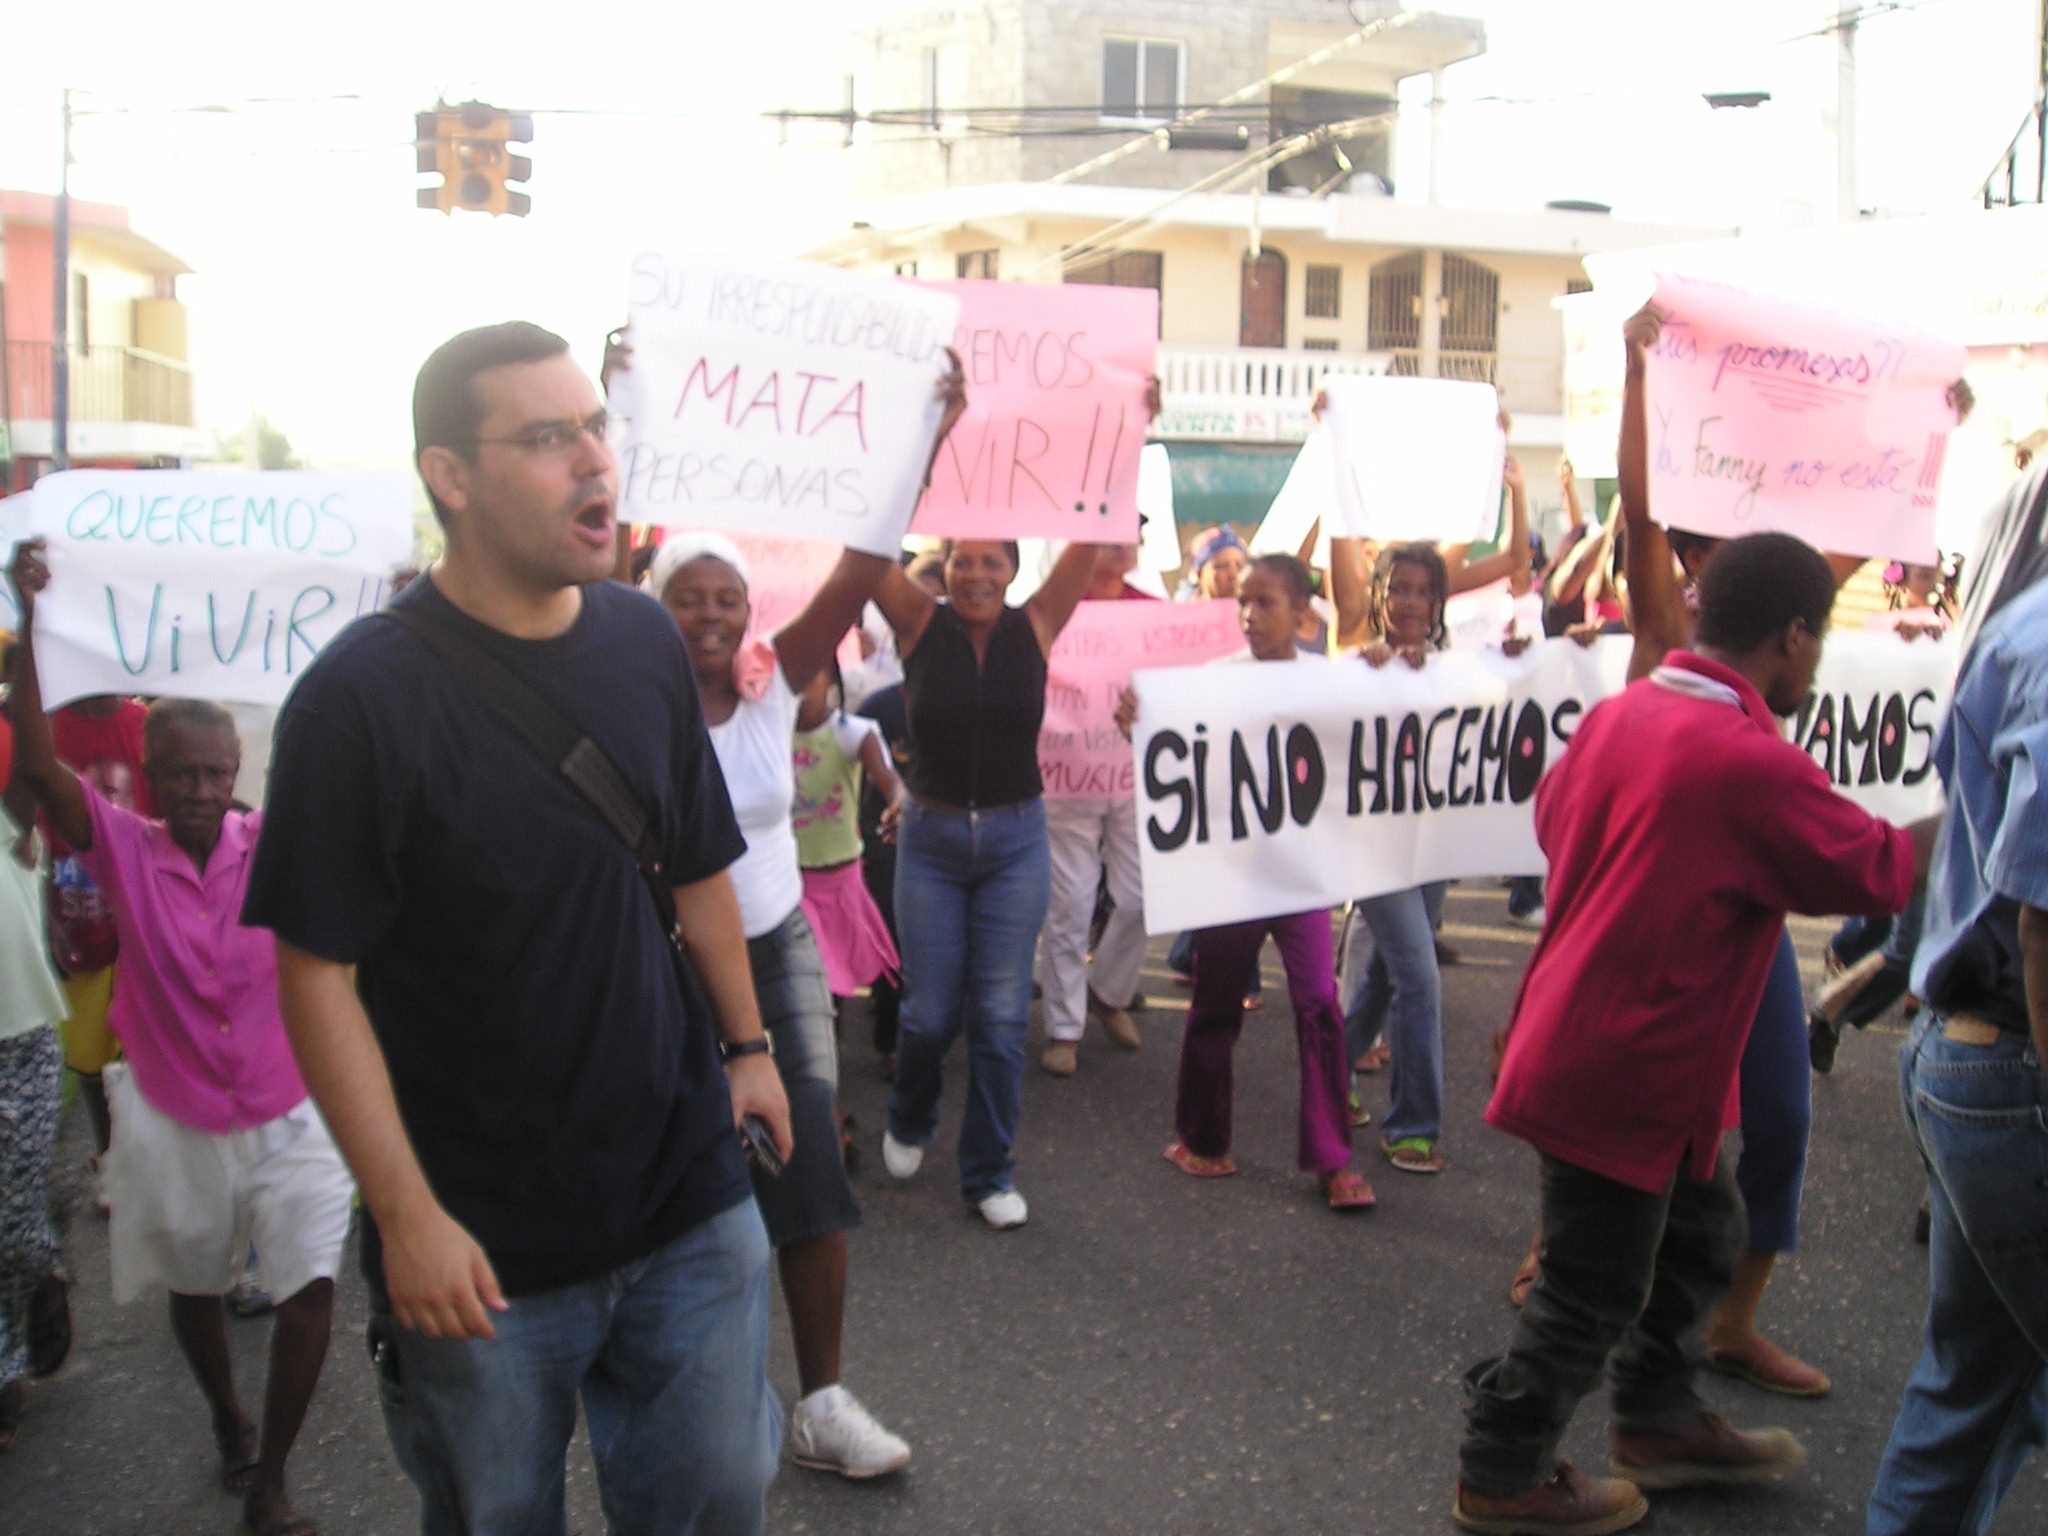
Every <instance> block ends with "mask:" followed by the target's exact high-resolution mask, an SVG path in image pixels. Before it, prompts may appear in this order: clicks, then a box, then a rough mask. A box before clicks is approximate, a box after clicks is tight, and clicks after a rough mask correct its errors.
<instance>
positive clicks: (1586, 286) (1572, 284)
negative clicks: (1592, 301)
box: [1564, 277, 1593, 294]
mask: <svg viewBox="0 0 2048 1536" xmlns="http://www.w3.org/2000/svg"><path fill="white" fill-rule="evenodd" d="M1564 291H1565V292H1566V293H1567V294H1573V293H1591V292H1592V291H1593V280H1592V279H1591V278H1590V277H1568V278H1566V279H1565V280H1564Z"/></svg>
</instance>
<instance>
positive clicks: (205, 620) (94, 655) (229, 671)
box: [26, 469, 412, 709]
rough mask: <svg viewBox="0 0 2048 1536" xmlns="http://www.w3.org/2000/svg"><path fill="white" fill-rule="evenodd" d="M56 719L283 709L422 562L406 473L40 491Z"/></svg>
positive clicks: (47, 689)
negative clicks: (71, 714) (139, 705)
mask: <svg viewBox="0 0 2048 1536" xmlns="http://www.w3.org/2000/svg"><path fill="white" fill-rule="evenodd" d="M34 497H35V507H34V510H33V512H32V514H31V516H30V518H29V525H28V528H27V530H26V531H27V533H28V534H29V535H39V536H41V537H42V538H44V539H47V540H48V541H49V563H50V586H49V589H48V590H47V591H46V592H44V593H43V595H42V597H41V599H40V600H39V601H38V602H37V604H36V661H37V671H38V673H39V674H40V676H41V678H42V684H43V700H44V703H45V704H46V705H48V706H49V707H50V708H53V709H54V708H55V707H57V706H58V705H60V704H64V703H68V702H69V701H70V700H72V699H78V698H84V697H86V696H88V695H90V694H97V693H120V694H145V695H157V696H165V695H168V696H174V697H177V698H188V699H190V698H199V699H217V700H220V701H222V702H226V703H236V704H281V703H283V702H284V696H285V694H286V693H287V692H289V691H290V689H291V685H292V682H293V680H294V679H296V678H297V677H298V675H299V674H300V673H301V672H303V671H305V670H306V666H307V663H309V662H311V661H312V659H313V658H314V657H315V656H317V655H319V654H320V651H321V649H322V648H323V647H324V646H326V644H327V642H328V641H330V640H332V639H333V638H334V637H335V636H336V635H337V634H339V633H340V632H341V630H342V627H343V626H344V625H346V624H347V623H348V622H349V621H350V620H351V619H354V618H356V617H357V616H358V615H360V614H365V613H370V612H373V611H375V610H376V609H378V608H381V607H382V606H383V605H384V601H385V598H386V597H387V596H388V594H389V592H390V582H391V576H392V574H393V572H395V571H397V570H398V569H399V568H400V567H401V566H403V565H405V564H407V563H408V562H409V561H410V559H411V557H412V492H411V488H410V487H409V486H408V484H407V482H406V481H405V480H404V478H402V477H401V476H398V475H328V474H313V473H301V472H284V471H280V472H275V473H262V474H234V473H227V474H202V473H191V472H187V471H184V470H168V469H165V470H159V469H145V470H73V471H70V472H69V473H66V474H57V475H45V476H44V477H43V478H42V479H41V480H39V481H37V482H36V488H35V492H34Z"/></svg>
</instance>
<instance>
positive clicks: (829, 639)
mask: <svg viewBox="0 0 2048 1536" xmlns="http://www.w3.org/2000/svg"><path fill="white" fill-rule="evenodd" d="M896 569H897V565H896V562H895V561H894V560H892V559H890V558H889V557H888V556H887V555H866V554H862V553H861V552H860V551H859V550H857V549H849V550H847V551H846V552H845V553H844V554H842V555H840V557H839V563H838V564H837V565H835V566H833V567H832V574H831V575H829V576H827V577H826V578H825V584H824V585H823V586H821V587H819V588H818V590H817V591H816V592H813V593H812V594H811V600H810V601H809V602H808V603H805V604H804V608H803V612H801V613H799V614H798V615H797V616H796V617H795V618H793V619H791V620H790V621H789V622H788V623H787V624H785V625H783V626H782V628H780V629H778V630H777V631H776V632H775V655H776V659H777V660H779V661H780V662H781V663H782V675H783V676H784V677H785V678H787V679H788V680H789V686H790V688H791V690H792V691H793V692H796V693H802V692H803V691H804V689H806V688H807V687H809V686H810V683H811V679H812V678H814V677H816V676H817V675H818V674H819V673H820V672H822V671H824V670H825V664H826V663H827V662H829V661H830V660H831V659H832V653H833V652H834V651H836V650H837V649H838V648H839V641H840V638H841V637H842V636H843V635H845V633H846V632H847V631H848V630H849V629H851V628H853V626H854V625H855V624H857V623H859V622H860V611H861V609H862V608H864V607H865V606H866V605H867V601H868V599H869V598H870V597H872V596H874V595H875V591H876V589H877V588H878V587H879V586H880V585H881V584H882V583H883V582H884V581H885V580H887V579H888V576H889V573H890V572H891V571H894V570H896Z"/></svg>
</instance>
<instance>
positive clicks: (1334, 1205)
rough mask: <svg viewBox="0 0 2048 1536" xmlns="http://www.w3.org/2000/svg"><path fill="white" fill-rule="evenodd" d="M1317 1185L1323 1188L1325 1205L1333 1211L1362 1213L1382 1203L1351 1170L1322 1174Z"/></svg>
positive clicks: (1317, 1180) (1341, 1169)
mask: <svg viewBox="0 0 2048 1536" xmlns="http://www.w3.org/2000/svg"><path fill="white" fill-rule="evenodd" d="M1316 1183H1317V1184H1318V1185H1320V1186H1321V1188H1322V1191H1323V1201H1324V1203H1325V1204H1327V1205H1328V1206H1329V1207H1330V1209H1331V1210H1333V1211H1362V1210H1364V1209H1366V1207H1368V1206H1374V1205H1378V1204H1379V1203H1380V1197H1379V1196H1378V1195H1376V1194H1374V1193H1373V1192H1372V1186H1371V1185H1370V1184H1368V1183H1366V1182H1365V1180H1364V1179H1362V1178H1360V1177H1359V1176H1358V1175H1357V1174H1356V1173H1354V1172H1352V1171H1351V1170H1350V1169H1349V1168H1339V1169H1337V1170H1336V1171H1335V1172H1334V1173H1325V1174H1321V1175H1319V1176H1318V1177H1317V1179H1316Z"/></svg>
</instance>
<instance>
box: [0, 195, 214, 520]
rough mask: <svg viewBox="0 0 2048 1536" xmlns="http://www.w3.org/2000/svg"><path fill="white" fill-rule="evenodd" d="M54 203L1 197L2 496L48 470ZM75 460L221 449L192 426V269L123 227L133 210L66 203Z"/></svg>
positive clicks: (95, 462)
mask: <svg viewBox="0 0 2048 1536" xmlns="http://www.w3.org/2000/svg"><path fill="white" fill-rule="evenodd" d="M54 212H55V199H53V198H50V197H48V196H45V195H43V194H40V193H35V192H5V191H0V341H4V343H5V345H4V347H0V358H4V362H5V370H4V372H0V433H4V434H5V443H4V444H0V465H4V466H5V470H6V473H7V474H8V475H9V476H10V477H11V478H9V479H8V480H7V481H6V482H5V483H4V485H0V490H4V491H8V492H11V491H16V490H23V489H26V488H27V487H28V486H30V485H33V484H34V483H35V480H36V477H37V476H38V475H40V474H42V473H44V472H45V471H46V470H47V469H48V468H49V464H50V451H51V439H52V427H51V408H52V404H53V400H54V396H53V393H52V391H53V388H54V384H53V364H54V361H55V351H56V345H55V344H56V337H55V336H54V334H53V326H52V320H53V318H54V315H55V310H56V303H55V299H56V290H55V266H54V234H55V230H54V227H53V223H52V218H53V214H54ZM70 267H71V288H70V295H69V309H70V314H69V315H68V317H67V319H68V322H69V329H70V333H71V334H70V336H69V337H68V342H69V345H70V363H71V401H70V404H71V411H70V418H71V426H70V447H71V462H72V464H73V465H74V467H77V468H86V467H95V468H112V469H135V468H159V467H166V466H170V467H175V466H177V465H180V464H182V463H185V462H187V461H189V460H191V459H194V458H201V457H205V456H207V455H209V454H211V453H212V452H213V451H214V440H213V434H212V433H210V432H205V431H201V430H199V429H198V428H196V427H195V426H194V425H193V420H194V417H193V409H192V370H191V368H190V366H189V365H188V363H187V361H186V356H187V354H186V326H185V306H184V304H183V303H181V302H180V301H179V298H178V278H179V276H180V275H181V274H183V273H185V272H189V271H190V270H191V268H190V267H188V266H186V265H185V263H183V262H182V261H180V260H179V259H178V258H177V257H175V256H173V255H172V254H171V253H170V252H169V251H166V250H165V249H163V247H161V246H159V245H156V244H153V243H152V242H151V241H149V240H146V239H144V238H143V237H142V236H141V235H138V234H136V233H135V232H134V231H133V230H131V229H130V228H129V227H128V211H127V209H125V208H117V207H114V206H111V205H109V204H104V203H83V202H79V201H78V200H77V199H75V198H74V199H73V200H72V203H71V261H70Z"/></svg>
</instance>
